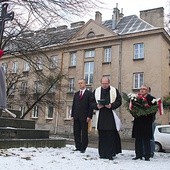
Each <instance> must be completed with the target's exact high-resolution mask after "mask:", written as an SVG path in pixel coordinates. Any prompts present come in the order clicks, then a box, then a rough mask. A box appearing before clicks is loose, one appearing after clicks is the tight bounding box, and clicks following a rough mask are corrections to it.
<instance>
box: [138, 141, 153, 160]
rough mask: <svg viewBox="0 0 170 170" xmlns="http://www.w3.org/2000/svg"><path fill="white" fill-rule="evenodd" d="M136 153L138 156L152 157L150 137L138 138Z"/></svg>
mask: <svg viewBox="0 0 170 170" xmlns="http://www.w3.org/2000/svg"><path fill="white" fill-rule="evenodd" d="M135 153H136V157H145V158H150V153H151V145H150V139H142V138H136V140H135Z"/></svg>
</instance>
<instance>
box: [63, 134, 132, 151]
mask: <svg viewBox="0 0 170 170" xmlns="http://www.w3.org/2000/svg"><path fill="white" fill-rule="evenodd" d="M66 144H72V145H74V140H73V136H70V137H69V138H67V142H66ZM121 144H122V149H123V150H134V146H135V144H134V140H133V139H121ZM88 147H92V148H97V147H98V136H97V135H94V134H93V135H89V144H88Z"/></svg>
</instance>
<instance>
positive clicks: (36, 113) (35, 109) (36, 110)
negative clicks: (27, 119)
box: [32, 106, 39, 118]
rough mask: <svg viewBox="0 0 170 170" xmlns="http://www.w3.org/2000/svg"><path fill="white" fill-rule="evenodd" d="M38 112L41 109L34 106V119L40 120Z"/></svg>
mask: <svg viewBox="0 0 170 170" xmlns="http://www.w3.org/2000/svg"><path fill="white" fill-rule="evenodd" d="M38 111H39V107H38V106H34V108H33V111H32V118H38Z"/></svg>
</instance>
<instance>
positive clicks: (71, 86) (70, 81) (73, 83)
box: [68, 78, 75, 92]
mask: <svg viewBox="0 0 170 170" xmlns="http://www.w3.org/2000/svg"><path fill="white" fill-rule="evenodd" d="M74 87H75V78H69V89H68V92H74Z"/></svg>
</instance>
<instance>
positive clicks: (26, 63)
mask: <svg viewBox="0 0 170 170" xmlns="http://www.w3.org/2000/svg"><path fill="white" fill-rule="evenodd" d="M27 71H30V65H29V63H28V62H27V61H25V62H24V72H27Z"/></svg>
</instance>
